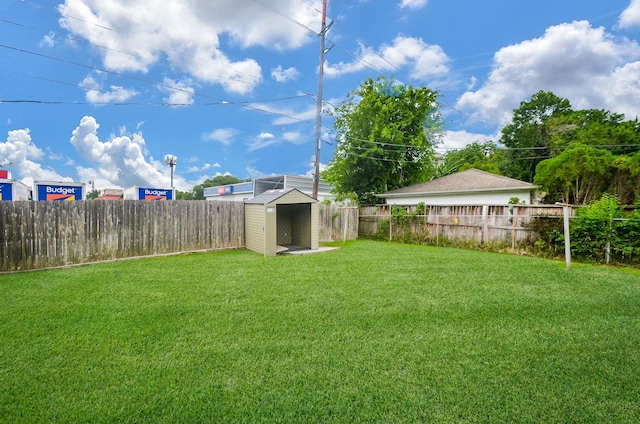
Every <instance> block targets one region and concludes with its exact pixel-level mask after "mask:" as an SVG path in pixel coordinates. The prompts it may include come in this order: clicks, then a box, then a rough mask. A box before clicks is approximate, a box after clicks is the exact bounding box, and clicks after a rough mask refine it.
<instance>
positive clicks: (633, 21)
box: [618, 0, 640, 28]
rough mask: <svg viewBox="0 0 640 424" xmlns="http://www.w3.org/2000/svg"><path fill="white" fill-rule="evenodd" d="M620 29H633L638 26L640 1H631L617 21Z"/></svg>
mask: <svg viewBox="0 0 640 424" xmlns="http://www.w3.org/2000/svg"><path fill="white" fill-rule="evenodd" d="M618 26H619V27H620V28H634V27H639V26H640V0H631V4H630V5H629V7H627V8H626V9H625V10H624V12H622V14H620V18H619V19H618Z"/></svg>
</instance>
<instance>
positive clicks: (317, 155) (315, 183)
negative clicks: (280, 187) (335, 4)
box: [312, 0, 327, 199]
mask: <svg viewBox="0 0 640 424" xmlns="http://www.w3.org/2000/svg"><path fill="white" fill-rule="evenodd" d="M326 30H327V0H323V2H322V26H321V28H320V68H319V69H318V101H317V104H316V140H315V142H316V150H315V155H314V162H315V172H314V174H313V194H312V197H313V198H314V199H318V182H319V180H320V130H321V128H322V78H323V74H324V39H325V35H326Z"/></svg>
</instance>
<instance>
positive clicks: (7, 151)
mask: <svg viewBox="0 0 640 424" xmlns="http://www.w3.org/2000/svg"><path fill="white" fill-rule="evenodd" d="M44 157H45V152H44V151H43V150H42V149H40V148H39V147H37V146H36V145H35V143H34V142H33V141H32V139H31V131H30V130H29V128H22V129H18V130H11V131H9V132H8V134H7V139H6V141H0V162H2V163H5V164H7V165H8V169H10V170H11V171H12V174H13V178H15V179H19V180H22V182H24V183H25V184H27V185H31V184H33V181H34V180H46V181H72V179H71V178H69V177H63V176H62V175H60V174H58V173H57V172H55V171H54V170H53V169H51V168H43V166H42V165H41V164H40V163H39V161H40V160H42V159H44ZM9 164H10V165H9Z"/></svg>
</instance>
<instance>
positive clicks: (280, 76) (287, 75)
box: [271, 66, 300, 82]
mask: <svg viewBox="0 0 640 424" xmlns="http://www.w3.org/2000/svg"><path fill="white" fill-rule="evenodd" d="M299 76H300V72H298V70H297V69H296V68H294V67H291V68H287V69H283V68H282V66H278V67H276V68H274V69H272V70H271V78H273V79H274V80H275V81H277V82H287V81H294V80H296V79H298V77H299Z"/></svg>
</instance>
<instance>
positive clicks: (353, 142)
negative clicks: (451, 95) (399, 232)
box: [323, 77, 442, 204]
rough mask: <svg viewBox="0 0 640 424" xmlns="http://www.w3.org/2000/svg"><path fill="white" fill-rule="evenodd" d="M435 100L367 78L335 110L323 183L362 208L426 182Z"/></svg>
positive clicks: (433, 95)
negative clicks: (334, 140)
mask: <svg viewBox="0 0 640 424" xmlns="http://www.w3.org/2000/svg"><path fill="white" fill-rule="evenodd" d="M437 98H438V93H437V92H436V91H433V90H431V89H428V88H425V87H418V88H414V87H412V86H409V85H402V84H398V83H397V81H395V80H394V79H393V78H384V77H379V78H378V79H377V80H376V81H374V80H373V79H371V78H369V79H367V80H366V81H365V82H363V83H362V84H361V85H360V87H359V88H357V89H356V90H354V91H353V92H352V93H350V94H349V95H348V98H347V101H345V102H344V103H342V104H341V105H340V106H339V107H337V108H336V110H335V111H334V117H335V129H336V131H337V137H336V138H337V146H336V149H335V155H334V157H333V159H331V161H330V162H329V164H328V168H327V170H326V171H324V173H323V178H324V179H325V180H326V181H328V182H330V183H332V184H333V185H334V186H335V187H336V192H338V193H355V194H356V196H357V197H358V201H359V202H360V203H362V204H366V203H375V202H376V200H377V198H376V197H375V196H374V195H375V194H378V193H383V192H386V191H389V190H393V189H396V188H400V187H404V186H407V185H411V184H415V183H419V182H422V181H425V180H426V179H428V178H429V177H430V175H431V174H432V173H433V170H434V149H433V148H434V146H435V145H436V144H437V142H438V141H439V139H440V137H441V134H442V120H441V118H440V114H439V109H438V103H437Z"/></svg>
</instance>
